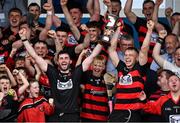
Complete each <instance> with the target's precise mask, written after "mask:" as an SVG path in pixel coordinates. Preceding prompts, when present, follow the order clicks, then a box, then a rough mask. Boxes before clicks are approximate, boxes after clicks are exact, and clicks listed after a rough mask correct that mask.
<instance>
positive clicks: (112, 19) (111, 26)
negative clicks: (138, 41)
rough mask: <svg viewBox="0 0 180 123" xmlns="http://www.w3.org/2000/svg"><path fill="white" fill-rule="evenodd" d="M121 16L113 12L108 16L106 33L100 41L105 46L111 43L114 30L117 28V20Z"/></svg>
mask: <svg viewBox="0 0 180 123" xmlns="http://www.w3.org/2000/svg"><path fill="white" fill-rule="evenodd" d="M118 19H119V17H118V16H116V15H113V14H109V15H108V16H107V18H106V20H105V21H106V25H105V29H104V35H103V36H102V37H101V41H100V43H101V44H103V45H104V46H109V45H110V40H111V37H112V34H113V32H114V30H115V29H116V28H117V22H118Z"/></svg>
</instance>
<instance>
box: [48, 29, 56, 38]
mask: <svg viewBox="0 0 180 123" xmlns="http://www.w3.org/2000/svg"><path fill="white" fill-rule="evenodd" d="M47 35H48V36H49V37H51V38H53V39H56V38H57V35H56V32H55V31H54V30H49V31H48V33H47Z"/></svg>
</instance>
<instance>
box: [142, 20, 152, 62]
mask: <svg viewBox="0 0 180 123" xmlns="http://www.w3.org/2000/svg"><path fill="white" fill-rule="evenodd" d="M147 28H148V31H147V33H146V37H145V38H144V41H143V44H142V46H141V50H140V52H139V64H140V65H145V64H146V63H147V60H148V50H149V46H150V39H151V34H152V32H153V29H154V22H153V21H152V20H150V21H148V22H147Z"/></svg>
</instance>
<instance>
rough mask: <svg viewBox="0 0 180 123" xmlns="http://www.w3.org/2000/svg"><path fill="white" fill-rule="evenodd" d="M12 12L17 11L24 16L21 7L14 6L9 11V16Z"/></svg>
mask: <svg viewBox="0 0 180 123" xmlns="http://www.w3.org/2000/svg"><path fill="white" fill-rule="evenodd" d="M11 12H17V13H19V14H20V15H21V16H22V11H21V10H20V9H19V8H12V9H10V10H9V12H8V16H9V15H10V13H11Z"/></svg>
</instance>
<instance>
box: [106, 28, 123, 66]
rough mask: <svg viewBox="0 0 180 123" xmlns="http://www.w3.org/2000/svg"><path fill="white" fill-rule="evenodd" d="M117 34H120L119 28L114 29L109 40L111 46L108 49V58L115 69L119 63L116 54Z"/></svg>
mask: <svg viewBox="0 0 180 123" xmlns="http://www.w3.org/2000/svg"><path fill="white" fill-rule="evenodd" d="M119 34H120V27H118V28H117V29H116V31H115V33H114V35H113V37H112V39H111V46H110V47H109V48H108V52H109V57H110V58H111V61H112V63H113V65H114V66H115V67H117V65H118V63H119V58H118V54H117V52H116V48H117V42H118V37H119Z"/></svg>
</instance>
